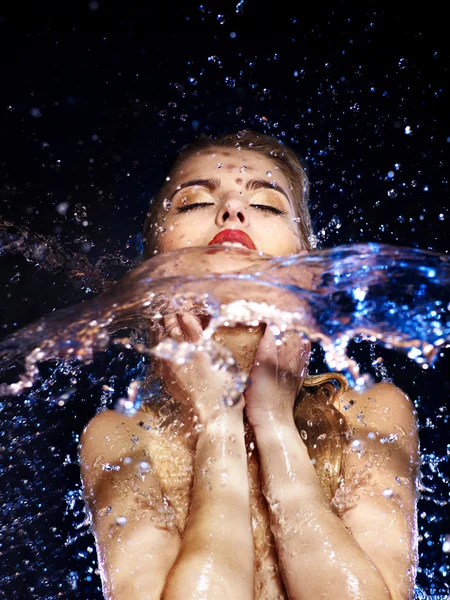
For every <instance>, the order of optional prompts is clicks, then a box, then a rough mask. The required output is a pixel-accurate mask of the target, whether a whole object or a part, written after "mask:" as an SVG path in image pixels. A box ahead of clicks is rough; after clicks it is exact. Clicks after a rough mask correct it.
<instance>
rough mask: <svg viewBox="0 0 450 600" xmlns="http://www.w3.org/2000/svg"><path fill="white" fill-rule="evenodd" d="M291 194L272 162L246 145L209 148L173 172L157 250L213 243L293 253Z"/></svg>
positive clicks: (298, 244) (296, 242) (296, 241)
mask: <svg viewBox="0 0 450 600" xmlns="http://www.w3.org/2000/svg"><path fill="white" fill-rule="evenodd" d="M296 216H297V215H296V213H295V210H294V199H293V197H292V192H291V190H290V186H289V183H288V181H287V179H286V177H285V176H284V175H283V173H282V172H281V171H280V169H279V168H278V167H277V165H276V163H275V162H274V161H272V160H270V159H269V158H267V157H265V156H263V155H261V154H259V153H257V152H252V151H251V150H238V149H234V148H226V149H210V150H208V151H203V152H201V153H200V154H198V155H197V156H194V157H191V158H188V159H186V161H185V162H184V163H182V165H181V166H180V167H179V169H178V170H177V171H176V172H175V173H173V174H172V176H171V179H170V183H169V185H168V186H167V194H166V200H165V202H164V207H163V208H162V209H161V213H160V217H159V219H158V224H159V225H162V227H163V228H164V232H163V233H161V234H160V235H159V238H158V244H157V246H158V251H159V252H167V251H169V250H176V249H179V248H186V247H191V246H207V245H208V244H210V243H211V242H212V241H213V240H214V239H215V238H216V236H218V234H220V235H219V237H217V238H216V241H215V242H214V243H218V244H225V245H236V246H240V245H243V246H246V247H247V248H250V249H254V250H256V251H258V252H263V253H264V254H269V255H272V256H286V255H290V254H295V253H298V252H299V251H300V250H302V249H303V248H304V246H303V244H302V241H301V239H300V237H299V232H298V227H297V225H296V223H295V221H293V220H292V219H294V218H296Z"/></svg>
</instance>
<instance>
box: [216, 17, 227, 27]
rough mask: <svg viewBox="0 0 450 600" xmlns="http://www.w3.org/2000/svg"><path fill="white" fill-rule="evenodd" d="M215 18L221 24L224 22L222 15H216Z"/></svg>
mask: <svg viewBox="0 0 450 600" xmlns="http://www.w3.org/2000/svg"><path fill="white" fill-rule="evenodd" d="M216 19H217V21H219V23H220V24H221V25H223V24H224V23H225V16H224V15H217V17H216Z"/></svg>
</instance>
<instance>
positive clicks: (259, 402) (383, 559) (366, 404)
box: [246, 340, 419, 600]
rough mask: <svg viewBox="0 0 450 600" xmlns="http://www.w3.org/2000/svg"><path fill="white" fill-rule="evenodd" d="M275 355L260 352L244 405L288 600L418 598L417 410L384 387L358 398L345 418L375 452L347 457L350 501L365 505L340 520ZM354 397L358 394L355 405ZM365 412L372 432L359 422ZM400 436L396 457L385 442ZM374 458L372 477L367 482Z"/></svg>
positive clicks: (394, 389) (396, 392)
mask: <svg viewBox="0 0 450 600" xmlns="http://www.w3.org/2000/svg"><path fill="white" fill-rule="evenodd" d="M266 341H267V340H266ZM268 349H269V346H267V347H266V349H265V350H266V351H262V352H260V351H259V353H257V357H256V359H255V364H257V363H258V364H257V367H256V368H254V371H253V372H252V386H251V388H250V390H248V392H246V397H247V400H248V413H249V420H250V422H251V423H252V425H253V428H254V432H255V437H256V442H257V446H258V451H259V457H260V464H261V473H262V480H263V491H264V494H265V496H266V499H267V501H268V505H269V510H270V515H271V528H272V532H273V534H274V538H275V543H276V547H277V552H278V558H279V565H280V570H281V573H282V576H283V580H284V584H285V586H286V589H287V592H288V596H289V598H292V599H294V598H301V599H302V600H309V599H311V600H315V599H316V598H346V599H347V598H358V600H362V599H367V600H368V599H370V600H383V599H384V600H406V599H409V598H412V596H413V588H414V576H415V567H416V561H417V552H416V544H417V530H416V501H417V491H416V485H415V484H416V478H417V472H418V464H419V459H418V440H417V428H416V426H415V418H414V410H413V407H412V404H411V403H410V401H409V400H408V399H407V398H406V397H405V396H404V394H401V392H399V391H398V390H396V388H394V386H389V385H387V384H381V385H379V386H376V388H378V391H377V390H376V389H373V390H371V393H370V398H368V397H367V396H359V399H358V400H357V401H356V403H355V404H354V406H353V407H352V411H354V412H353V413H352V415H354V416H351V415H347V417H348V418H349V417H350V419H349V420H353V422H352V423H351V424H352V425H355V439H361V440H362V441H361V449H364V446H367V448H366V450H367V453H366V455H365V459H364V460H360V459H359V455H358V454H357V453H350V454H349V455H348V460H347V461H346V462H347V468H346V471H345V472H344V477H345V482H346V486H347V491H348V496H349V498H351V497H352V496H353V495H354V494H355V493H356V494H358V495H359V497H358V499H357V501H356V503H355V504H354V505H353V506H351V507H350V508H349V510H348V511H347V512H346V513H344V515H343V517H342V519H341V518H340V517H339V516H338V515H337V514H336V513H335V512H334V510H333V509H332V507H331V506H330V503H329V501H328V499H327V498H326V496H325V494H324V492H323V490H322V488H321V485H320V482H319V479H318V476H317V473H316V471H315V469H314V467H313V465H312V463H311V461H310V458H309V455H308V452H307V448H306V446H305V444H304V443H303V440H302V439H301V437H300V435H299V433H298V431H297V428H296V426H295V423H294V419H293V413H292V404H293V401H294V400H293V399H294V397H295V394H294V393H292V391H293V390H292V386H291V387H289V385H287V384H286V382H288V381H289V378H288V377H284V379H283V377H282V376H281V377H280V375H281V372H280V371H282V369H280V368H279V367H280V365H278V367H277V369H275V371H277V370H278V373H277V374H278V377H275V373H274V372H271V370H270V366H271V365H270V364H269V361H270V360H272V362H273V355H274V354H275V355H276V354H277V349H276V348H275V347H273V348H272V354H270V353H268V352H267V350H268ZM270 356H271V357H272V358H270ZM281 363H283V360H281ZM272 367H273V365H272ZM256 391H257V392H258V394H257V395H255V392H256ZM289 394H291V399H290V400H289V398H288V396H289ZM356 397H358V395H357V394H352V399H355V398H356ZM347 400H348V398H347ZM357 405H358V406H357ZM356 406H357V408H356ZM361 410H362V412H363V413H364V414H365V422H364V425H361V423H360V422H359V419H358V418H357V417H356V414H357V413H358V414H359V415H360V414H361V413H360V411H361ZM358 426H359V429H358ZM396 428H399V429H396ZM397 430H398V431H403V435H402V437H401V439H400V436H399V440H398V441H397V443H398V445H397V447H396V448H395V449H394V448H393V447H392V445H391V444H390V443H383V441H382V440H383V439H386V438H388V436H389V434H392V433H395V431H397ZM405 431H406V432H407V434H405ZM369 443H370V444H371V446H369V445H368V444H369ZM389 446H391V447H389ZM393 450H395V451H394V452H393ZM370 453H372V456H371V458H372V464H371V467H370V470H369V473H365V476H364V477H361V476H359V475H360V471H362V470H363V467H364V465H365V462H366V461H367V460H368V457H369V456H370ZM358 461H359V462H358ZM358 467H359V468H358ZM367 475H369V476H367ZM397 481H400V482H401V483H400V484H398V483H397ZM385 490H389V492H386V491H385Z"/></svg>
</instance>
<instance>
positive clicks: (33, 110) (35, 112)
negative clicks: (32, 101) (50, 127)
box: [30, 107, 42, 118]
mask: <svg viewBox="0 0 450 600" xmlns="http://www.w3.org/2000/svg"><path fill="white" fill-rule="evenodd" d="M30 115H31V116H32V117H35V118H39V117H42V113H41V111H40V110H39V108H36V107H33V108H30Z"/></svg>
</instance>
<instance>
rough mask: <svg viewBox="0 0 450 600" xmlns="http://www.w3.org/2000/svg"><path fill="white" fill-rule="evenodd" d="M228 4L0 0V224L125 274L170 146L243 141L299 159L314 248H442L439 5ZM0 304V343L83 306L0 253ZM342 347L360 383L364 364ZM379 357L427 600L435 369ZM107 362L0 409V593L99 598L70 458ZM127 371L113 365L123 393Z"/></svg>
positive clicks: (436, 585) (432, 560)
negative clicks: (288, 151)
mask: <svg viewBox="0 0 450 600" xmlns="http://www.w3.org/2000/svg"><path fill="white" fill-rule="evenodd" d="M236 4H237V3H236V2H213V1H207V0H205V1H204V2H203V5H202V4H201V2H195V3H194V2H190V1H187V2H179V3H176V2H172V3H171V2H161V3H155V4H151V3H145V6H146V7H145V8H144V3H139V2H130V1H129V2H121V3H115V2H109V1H106V0H98V2H85V1H84V0H82V1H77V2H71V1H66V2H64V3H61V2H46V3H45V2H44V3H35V4H34V5H32V6H31V7H30V6H29V5H28V4H25V3H20V2H16V3H14V6H13V7H11V6H6V5H5V4H4V3H3V4H1V5H0V115H1V116H0V135H1V138H0V139H1V143H0V203H1V204H0V216H1V217H2V218H3V219H5V220H6V221H9V222H12V223H15V224H16V225H18V226H26V227H28V228H30V229H31V230H32V231H34V232H36V233H37V234H40V235H42V236H45V237H46V238H49V236H50V237H51V238H52V239H54V240H56V242H57V243H58V244H59V245H60V247H64V248H65V249H66V250H70V251H73V252H77V253H81V254H83V255H85V257H86V258H87V259H88V260H89V261H91V263H95V262H96V261H97V260H98V259H99V258H100V257H102V256H104V255H107V256H109V257H111V256H112V257H116V258H119V259H122V262H123V263H124V264H125V269H126V268H128V267H127V265H128V266H129V265H130V264H132V261H134V260H137V259H138V256H139V234H140V230H141V226H142V222H143V217H144V214H145V212H146V208H147V206H148V203H149V202H150V200H151V198H152V194H153V193H154V191H155V189H156V187H157V185H158V184H159V182H160V181H161V179H162V177H163V176H164V172H165V169H166V168H167V166H168V164H169V163H170V160H171V159H172V158H173V157H174V156H175V153H176V151H177V150H178V149H179V148H180V146H182V145H183V144H185V143H187V142H188V141H190V140H191V139H192V138H193V137H194V136H195V135H198V134H199V133H207V134H213V135H217V134H220V133H224V132H226V131H229V130H236V129H240V128H249V129H255V130H258V131H262V132H266V133H268V134H271V135H276V136H278V137H280V139H282V140H283V141H285V142H286V143H288V144H290V145H291V146H292V147H293V148H294V149H295V150H296V151H297V152H298V153H299V154H300V156H301V157H302V159H303V162H304V164H305V167H306V168H307V170H308V172H309V174H310V177H311V182H312V187H311V208H312V214H313V218H314V222H315V226H316V230H317V231H318V232H319V237H320V238H321V240H322V243H323V246H330V245H336V244H344V243H352V242H367V241H373V240H376V241H380V242H383V243H389V244H394V245H400V246H410V247H418V248H422V249H429V250H433V251H436V252H440V253H446V252H447V251H448V205H449V202H448V198H449V185H448V177H449V170H448V157H449V148H450V119H449V117H448V107H449V105H450V102H449V100H450V99H449V89H448V87H449V86H448V80H449V72H448V69H449V60H448V58H449V56H448V43H447V39H448V32H447V30H446V28H447V26H446V21H445V13H444V9H443V8H441V4H440V3H433V2H429V3H427V4H421V5H420V6H419V5H418V8H414V7H413V6H412V5H411V4H408V5H404V4H402V3H395V2H390V3H383V2H333V3H329V4H327V3H323V2H322V3H313V4H308V5H307V6H303V5H301V4H298V5H295V6H294V5H292V4H291V3H290V2H287V1H281V2H277V3H274V2H272V3H265V2H258V1H256V0H246V1H245V2H244V3H243V5H242V12H241V13H237V12H236ZM219 15H222V17H220V16H219ZM234 34H235V35H234ZM295 73H296V74H295ZM408 128H410V129H408ZM396 165H397V166H396ZM389 172H392V173H393V174H394V177H390V176H389V175H388V174H389ZM62 206H66V208H67V210H66V211H62V209H61V207H62ZM81 207H84V208H85V213H86V216H83V217H80V215H81V213H82V212H83V210H84V209H82V208H81ZM62 212H63V213H64V212H65V214H62ZM335 216H337V217H338V219H339V221H338V226H336V222H337V221H336V219H335V218H333V217H335ZM77 217H78V218H77ZM339 223H340V225H339ZM322 230H323V233H320V232H321V231H322ZM130 261H131V262H130ZM123 270H124V269H122V270H121V269H119V270H118V272H117V273H114V275H113V277H114V276H117V275H120V273H121V272H122V271H123ZM2 290H3V294H2V298H3V302H2V304H3V308H2V327H3V330H2V331H3V334H4V335H6V334H8V333H11V332H12V331H14V330H16V329H17V328H19V327H20V326H23V325H25V324H26V323H29V322H30V321H32V320H34V319H35V318H37V317H39V316H42V315H43V314H46V313H48V312H50V311H52V310H54V309H57V308H61V307H63V306H67V305H70V304H73V303H75V302H79V301H83V300H85V299H87V298H89V297H91V296H92V295H93V292H92V291H91V289H90V288H89V286H86V285H83V283H82V282H80V281H79V280H77V279H76V278H75V279H74V278H70V277H69V276H68V273H67V271H65V270H63V269H59V270H58V269H53V270H51V269H48V268H46V265H45V262H44V261H40V260H38V259H35V260H33V259H31V258H30V256H28V260H26V259H25V258H24V257H23V256H20V255H12V254H6V255H5V256H4V257H3V258H2ZM352 351H353V353H354V355H355V356H356V357H358V358H359V359H360V360H361V361H362V364H363V366H364V367H366V368H370V360H369V357H368V352H367V350H364V349H361V348H360V347H358V345H355V346H354V348H353V350H352ZM380 354H381V355H382V356H384V357H385V358H386V365H387V369H388V374H389V375H390V376H392V377H394V380H395V382H396V383H397V384H398V385H399V386H400V387H402V388H403V389H405V391H407V393H408V394H409V395H410V396H411V397H412V398H414V400H415V401H416V405H417V407H418V409H419V418H420V423H421V426H422V429H421V440H422V450H423V452H424V459H425V460H426V462H430V464H431V462H432V461H433V460H434V461H435V462H434V463H433V464H438V471H439V472H440V473H441V474H440V475H439V474H437V473H434V474H433V468H434V467H433V468H432V467H431V466H429V465H424V473H425V474H429V475H430V478H429V479H427V480H426V481H425V482H424V483H425V484H426V486H428V487H429V488H430V490H429V491H428V492H426V491H424V492H423V493H424V496H425V498H424V500H422V501H421V510H420V513H421V515H422V516H421V517H420V526H421V535H422V536H423V538H422V539H421V546H420V549H421V567H422V569H423V572H422V573H420V574H419V579H418V581H419V583H420V585H421V586H422V588H423V592H424V593H427V594H430V595H433V594H435V597H444V596H443V595H442V594H443V593H444V592H443V590H444V580H445V579H446V578H447V579H448V575H446V573H447V571H448V558H447V560H446V557H445V555H443V553H442V549H441V548H442V540H443V535H444V534H445V533H450V529H449V524H448V520H447V521H445V518H444V515H445V514H446V509H445V506H439V502H442V501H443V499H445V498H446V496H447V499H448V480H445V476H447V477H448V463H447V462H446V460H445V459H443V460H439V459H440V457H443V456H444V455H445V451H446V443H447V439H448V438H447V434H446V431H447V427H448V425H447V412H446V409H447V407H446V405H445V402H446V399H447V396H448V387H449V386H448V376H447V375H448V356H443V357H441V358H440V359H439V360H438V361H437V364H436V367H434V368H432V369H431V370H430V371H428V372H424V371H422V370H421V369H420V368H419V367H418V366H417V365H415V364H412V363H411V362H410V361H408V360H407V359H406V358H405V357H403V356H401V355H398V354H396V353H393V352H388V351H384V350H383V351H381V350H380V351H378V350H377V355H380ZM102 360H103V363H102ZM121 364H122V363H121V362H120V360H118V359H117V356H115V355H114V353H113V352H112V351H111V352H110V353H109V354H108V353H105V356H104V357H103V358H101V359H99V362H98V364H97V366H96V367H95V369H97V371H95V369H93V370H92V371H91V372H89V371H88V370H86V369H84V370H83V369H80V372H79V378H78V382H77V391H76V392H74V394H73V396H72V398H71V400H70V402H67V403H66V404H65V405H64V406H62V407H59V406H57V405H56V404H55V403H54V402H53V401H52V400H51V397H53V398H55V397H56V396H57V394H56V393H55V391H54V389H53V392H52V394H49V395H47V396H46V391H47V392H48V389H49V387H48V386H50V387H51V386H53V388H55V387H57V388H58V389H60V390H64V389H65V388H67V387H68V386H70V385H71V384H70V381H69V382H68V380H70V376H67V377H66V376H65V375H64V373H59V374H58V377H59V379H58V382H57V383H52V384H48V386H47V388H46V387H45V385H44V386H43V388H42V389H40V390H35V391H33V392H32V393H31V394H30V395H29V396H28V398H27V399H26V398H22V397H20V398H19V399H17V398H14V399H9V400H7V401H6V402H5V403H4V404H2V412H3V431H2V440H3V445H4V448H5V449H4V453H3V458H4V460H3V461H2V465H3V466H2V482H3V483H2V486H3V488H2V489H3V500H4V503H5V508H6V510H5V511H4V514H5V515H6V520H5V521H4V525H5V527H7V528H8V530H9V531H10V533H9V534H8V535H7V536H6V537H5V538H4V542H3V548H2V549H0V552H1V554H0V556H2V557H3V558H4V560H5V569H4V570H3V573H2V575H3V583H2V587H0V594H3V595H2V596H0V597H4V598H13V597H15V598H54V597H62V598H101V594H100V592H99V588H98V586H99V579H98V577H97V575H95V573H94V572H93V570H94V569H95V568H96V563H95V552H92V551H91V550H92V547H93V540H92V538H91V537H90V536H89V534H87V533H86V527H80V529H79V530H77V529H76V528H75V525H76V524H77V523H82V522H83V520H84V516H83V514H82V512H81V508H82V503H81V502H80V500H79V490H80V488H79V474H78V467H77V465H76V443H77V435H79V433H80V432H81V429H82V427H83V426H84V425H85V424H86V422H87V421H88V419H89V418H90V417H91V416H92V415H93V414H95V410H96V409H97V407H98V406H99V403H100V402H101V398H100V397H101V392H100V391H99V390H100V387H99V385H98V384H97V380H96V375H95V374H96V373H97V375H98V373H99V372H101V370H102V368H103V369H105V372H107V374H108V376H109V375H110V374H111V373H113V375H111V377H112V376H114V378H115V380H116V381H117V380H118V379H120V374H121V369H122V367H121ZM111 365H114V366H111ZM131 372H132V369H131V367H130V368H128V369H127V368H126V367H124V368H123V373H122V374H123V380H125V379H126V377H128V376H129V375H130V373H131ZM54 377H56V376H54ZM64 377H66V379H67V381H66V380H65V379H64ZM120 385H122V387H123V386H124V385H125V384H124V383H122V384H120V383H119V384H117V389H116V392H117V393H119V391H120V389H119V388H120ZM61 393H62V391H61ZM49 398H50V399H49ZM110 400H111V399H108V402H109V401H110ZM49 403H51V404H52V409H53V410H51V411H50V410H48V404H49ZM425 455H426V456H425ZM430 455H434V457H435V458H434V459H432V458H430ZM447 460H448V458H447ZM63 463H65V465H64V466H63ZM445 473H446V475H445ZM434 486H436V487H434ZM447 508H448V507H447ZM445 565H447V566H445ZM439 594H441V595H439ZM424 597H425V596H424Z"/></svg>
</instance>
